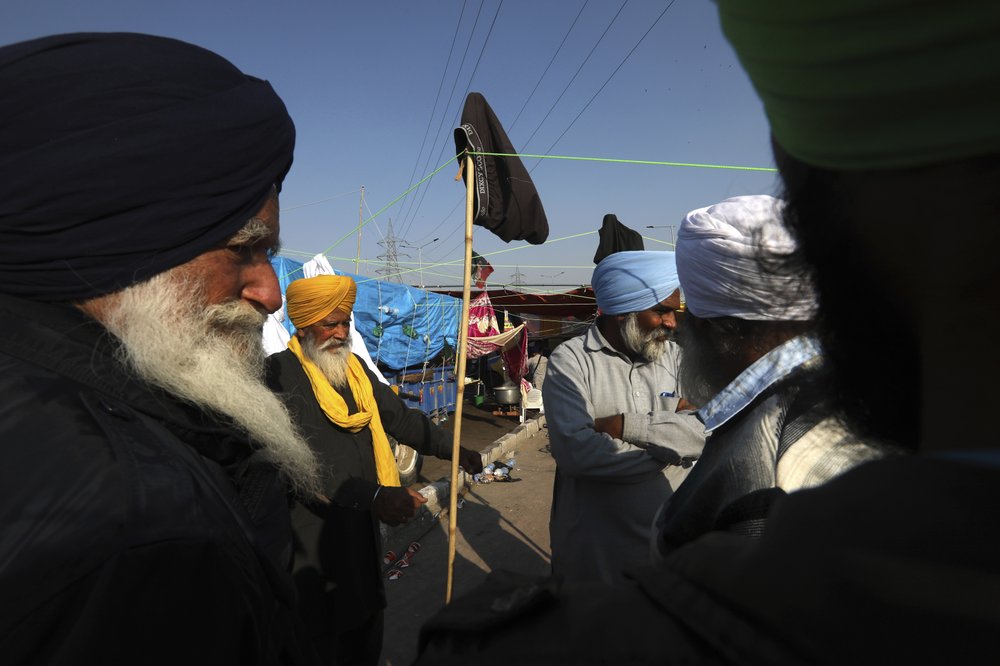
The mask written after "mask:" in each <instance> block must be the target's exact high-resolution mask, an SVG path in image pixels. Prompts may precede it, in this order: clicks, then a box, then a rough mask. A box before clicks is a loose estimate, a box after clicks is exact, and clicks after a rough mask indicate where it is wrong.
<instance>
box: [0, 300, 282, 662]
mask: <svg viewBox="0 0 1000 666" xmlns="http://www.w3.org/2000/svg"><path fill="white" fill-rule="evenodd" d="M0 318H2V321H4V327H3V329H2V330H0V396H2V401H0V456H2V457H0V460H2V464H0V498H2V500H0V524H2V525H3V530H2V532H0V655H2V657H0V659H2V661H3V663H4V664H20V663H33V664H37V663H52V664H65V663H92V664H99V663H100V664H111V663H145V664H153V663H156V664H159V663H164V664H178V663H187V664H200V663H206V664H209V663H210V664H277V663H299V662H300V660H301V659H302V657H301V655H300V654H299V648H298V643H297V640H296V639H295V637H294V634H295V625H294V612H293V608H294V587H293V586H292V585H291V581H290V577H289V576H288V575H287V573H286V572H285V571H284V570H283V569H282V567H283V566H284V565H285V564H286V563H287V559H288V551H289V537H290V530H289V518H288V504H287V499H286V494H285V490H284V487H283V486H282V484H281V483H280V482H279V480H278V478H277V475H276V474H275V473H274V471H273V470H272V469H270V468H269V467H268V466H264V465H262V464H259V463H256V462H254V459H253V458H252V453H253V451H252V449H251V448H250V446H249V444H248V441H247V439H246V438H245V437H244V436H242V435H240V434H239V433H238V432H236V431H234V430H232V429H230V428H228V427H227V426H226V425H225V424H224V423H223V422H221V421H218V420H215V419H213V418H211V417H209V416H207V415H205V414H204V413H202V412H200V411H198V410H196V409H194V408H191V407H188V406H185V405H183V404H181V403H180V402H178V401H176V400H174V399H173V398H171V397H170V396H168V395H166V394H165V393H163V392H160V391H157V390H154V389H152V388H150V387H149V386H147V385H145V384H143V383H141V382H139V381H137V380H136V379H135V378H133V377H131V376H130V375H129V374H128V373H127V372H126V371H125V370H123V368H122V367H121V366H120V365H119V364H118V363H117V362H116V361H115V360H114V357H113V351H114V350H113V343H112V341H111V339H110V336H109V335H108V334H107V332H106V331H105V329H103V328H102V327H101V326H100V325H99V324H97V323H96V322H94V321H93V320H91V319H89V318H87V317H85V316H84V315H83V314H81V313H80V312H78V311H77V310H75V309H74V308H72V307H69V306H58V305H55V306H53V305H42V304H38V303H33V302H29V301H23V300H20V299H16V298H12V297H9V296H0ZM241 494H242V497H241ZM245 504H246V505H248V506H250V507H251V510H247V509H246V508H245V507H244V505H245Z"/></svg>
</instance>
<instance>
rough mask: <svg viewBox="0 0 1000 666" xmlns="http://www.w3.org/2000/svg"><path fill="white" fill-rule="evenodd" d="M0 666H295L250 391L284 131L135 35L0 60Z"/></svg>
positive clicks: (225, 68) (238, 91)
mask: <svg viewBox="0 0 1000 666" xmlns="http://www.w3.org/2000/svg"><path fill="white" fill-rule="evenodd" d="M0 89H2V90H3V94H2V95H0V313H2V314H0V316H2V317H3V320H4V322H5V326H4V327H3V331H2V332H0V394H2V396H3V400H2V402H0V524H2V525H3V526H4V529H3V530H2V532H0V655H3V658H2V660H3V661H4V663H7V664H19V663H28V662H30V663H71V662H72V663H94V664H112V663H146V664H148V663H170V664H178V663H212V664H228V663H232V664H237V663H239V664H271V663H282V664H284V663H300V662H302V661H303V659H307V658H308V655H307V653H306V651H305V649H304V648H302V647H301V646H300V645H299V643H298V641H297V639H296V628H295V622H294V619H293V618H294V592H293V587H292V585H291V580H290V578H289V576H288V574H287V567H288V564H289V561H290V557H291V543H290V527H289V514H288V505H287V499H286V497H287V492H288V489H289V488H293V489H294V490H295V491H297V492H300V493H304V494H308V493H311V492H312V491H313V490H314V489H315V487H316V469H315V461H314V459H313V456H312V454H311V453H310V452H309V449H308V447H307V446H306V445H305V443H304V441H303V439H302V437H301V436H300V435H299V433H298V431H297V430H296V428H295V427H294V425H293V424H292V422H291V420H290V419H289V416H288V413H287V412H286V410H285V409H284V407H283V406H282V404H281V403H280V401H278V399H277V398H276V397H275V396H274V395H273V394H272V393H270V392H269V391H268V390H267V389H266V387H265V386H264V384H263V382H262V371H263V360H264V359H263V351H262V349H261V335H260V331H261V326H262V325H263V322H264V318H265V316H266V314H267V313H269V312H271V311H273V310H275V309H276V308H278V307H279V306H280V305H281V296H280V293H279V290H278V282H277V278H276V276H275V274H274V272H273V270H272V269H271V265H270V261H269V259H270V255H271V253H272V252H273V250H274V248H275V247H276V245H277V241H278V231H279V228H278V203H277V195H278V191H279V190H280V186H281V181H282V179H283V178H284V176H285V174H286V173H287V171H288V169H289V167H290V165H291V161H292V150H293V146H294V136H295V130H294V127H293V125H292V121H291V119H290V118H289V116H288V113H287V111H286V110H285V107H284V105H283V104H282V102H281V100H280V99H279V98H278V96H277V95H276V94H275V92H274V91H273V90H272V89H271V87H270V85H269V84H268V83H267V82H265V81H261V80H259V79H255V78H253V77H251V76H247V75H245V74H243V73H242V72H240V71H239V70H238V69H236V68H235V67H234V66H233V65H232V64H230V63H229V62H227V61H226V60H224V59H222V58H221V57H219V56H218V55H215V54H214V53H211V52H209V51H206V50H204V49H201V48H198V47H196V46H192V45H190V44H185V43H183V42H179V41H175V40H171V39H164V38H160V37H151V36H147V35H135V34H73V35H59V36H54V37H47V38H42V39H37V40H33V41H29V42H23V43H20V44H14V45H11V46H7V47H3V48H0Z"/></svg>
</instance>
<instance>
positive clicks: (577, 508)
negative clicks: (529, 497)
mask: <svg viewBox="0 0 1000 666" xmlns="http://www.w3.org/2000/svg"><path fill="white" fill-rule="evenodd" d="M592 284H593V288H594V293H595V294H596V296H597V306H598V308H599V310H600V316H599V317H598V319H597V321H596V322H595V323H594V324H593V325H592V326H591V327H590V328H589V329H588V330H587V332H586V333H585V334H584V335H582V336H580V337H577V338H573V339H572V340H568V341H566V342H565V343H563V344H561V345H560V346H559V347H557V348H556V349H555V351H553V352H552V356H551V358H550V359H549V365H548V371H547V372H546V376H545V378H546V381H545V386H544V388H543V393H544V401H545V409H546V417H547V420H548V427H549V441H550V443H551V447H552V455H553V457H554V458H555V459H556V465H557V467H556V479H555V488H554V491H553V500H552V518H551V523H550V527H549V530H550V533H551V542H552V569H553V572H555V573H556V574H558V575H560V576H562V577H563V578H565V579H567V580H576V581H584V580H602V581H607V582H620V581H622V580H624V578H623V576H622V571H623V569H624V568H625V567H626V566H628V565H632V564H639V563H642V562H644V561H646V560H647V559H648V558H649V537H650V530H651V527H652V521H653V517H654V513H655V512H656V509H657V507H658V506H659V505H660V504H662V503H663V502H664V501H665V500H666V499H667V498H668V497H669V496H670V495H671V493H673V491H674V490H675V489H676V488H677V486H678V485H679V484H680V483H681V481H683V480H684V477H686V476H687V473H688V469H689V468H690V467H691V464H692V462H693V461H694V460H695V459H697V458H698V456H699V455H700V454H701V449H702V446H704V441H705V437H704V430H703V428H702V426H701V423H700V422H699V421H698V420H697V418H695V417H694V416H693V415H692V414H691V413H690V411H689V410H686V409H683V407H685V406H686V403H684V402H683V401H682V399H681V395H682V393H681V391H680V390H679V388H678V383H677V372H678V361H679V350H678V347H677V345H676V343H674V342H673V339H672V338H673V334H674V330H675V329H676V326H677V319H676V315H675V312H676V310H678V309H679V308H680V305H681V303H680V283H679V282H678V279H677V265H676V262H675V259H674V253H673V252H618V253H615V254H612V255H610V256H609V257H607V258H605V259H604V260H603V261H601V263H600V264H598V266H597V268H596V269H595V270H594V276H593V280H592ZM679 407H680V408H682V409H681V412H678V408H679Z"/></svg>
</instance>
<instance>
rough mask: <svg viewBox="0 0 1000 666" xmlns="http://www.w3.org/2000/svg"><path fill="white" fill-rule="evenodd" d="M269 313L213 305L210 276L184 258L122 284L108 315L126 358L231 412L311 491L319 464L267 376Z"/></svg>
mask: <svg viewBox="0 0 1000 666" xmlns="http://www.w3.org/2000/svg"><path fill="white" fill-rule="evenodd" d="M264 319H265V316H264V315H263V314H261V313H260V312H257V310H255V309H254V308H253V306H251V305H250V304H249V303H247V302H245V301H242V300H234V301H229V302H226V303H220V304H216V305H210V306H206V305H205V289H204V283H203V280H201V279H199V278H198V277H196V276H192V275H189V274H188V272H187V270H186V269H185V267H184V266H180V267H178V268H174V269H172V270H170V271H167V272H165V273H161V274H159V275H157V276H155V277H153V278H152V279H150V280H147V281H145V282H142V283H139V284H136V285H133V286H131V287H129V288H127V289H125V290H123V291H122V292H120V294H119V297H118V298H117V299H116V300H115V301H114V302H113V304H112V305H111V306H110V307H109V310H108V312H107V315H106V316H105V321H103V322H102V323H103V324H104V325H105V327H107V329H108V330H109V331H111V332H112V333H113V334H114V335H115V336H116V337H117V338H118V340H119V341H120V347H119V350H118V355H119V359H120V360H121V361H122V362H123V363H124V364H125V365H126V366H128V367H130V368H131V369H132V370H133V371H134V372H135V374H136V375H137V376H138V377H139V378H140V379H142V380H143V381H145V382H147V383H149V384H151V385H154V386H158V387H160V388H162V389H164V390H165V391H167V392H168V393H170V394H171V395H174V396H175V397H177V398H179V399H181V400H183V401H186V402H189V403H191V404H193V405H195V406H197V407H200V408H202V409H206V410H211V411H213V412H216V413H218V414H221V415H223V416H225V417H228V418H229V419H231V420H232V421H233V423H234V424H235V425H236V426H237V427H238V428H240V429H241V430H243V431H244V432H245V433H246V434H247V435H249V437H250V439H251V440H252V441H253V442H255V443H257V444H258V445H259V446H260V447H261V450H262V453H263V455H264V458H265V459H267V460H268V461H270V462H271V463H273V464H274V465H275V466H276V467H277V468H278V469H279V470H280V471H281V473H282V474H283V476H284V477H285V478H286V479H287V480H288V482H289V483H290V484H291V485H292V486H293V487H294V489H295V490H296V491H297V492H299V493H301V494H303V495H309V494H312V493H314V492H315V491H316V490H317V489H318V487H319V466H318V463H317V461H316V458H315V456H314V455H313V453H312V451H311V450H310V449H309V445H308V444H307V443H306V441H305V439H304V438H303V437H302V436H301V435H300V433H299V431H298V429H297V428H296V426H295V424H294V423H293V422H292V419H291V417H290V416H289V414H288V410H287V409H286V408H285V406H284V404H282V402H281V400H279V399H278V397H277V396H276V395H275V394H274V393H272V392H271V391H270V389H268V388H267V386H266V385H265V384H264V381H263V375H264V362H265V355H264V350H263V346H262V340H261V327H262V325H263V322H264Z"/></svg>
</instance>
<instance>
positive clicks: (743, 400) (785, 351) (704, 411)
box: [698, 335, 821, 432]
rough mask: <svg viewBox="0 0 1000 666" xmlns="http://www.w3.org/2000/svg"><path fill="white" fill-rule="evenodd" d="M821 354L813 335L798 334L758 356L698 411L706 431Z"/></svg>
mask: <svg viewBox="0 0 1000 666" xmlns="http://www.w3.org/2000/svg"><path fill="white" fill-rule="evenodd" d="M820 354H821V350H820V344H819V341H818V340H817V339H816V338H815V337H813V336H811V335H799V336H796V337H794V338H792V339H791V340H788V341H787V342H784V343H782V344H780V345H778V346H777V347H775V348H774V349H772V350H771V351H769V352H768V353H766V354H764V355H763V356H761V357H760V358H759V359H757V360H756V361H755V362H754V363H753V364H752V365H750V367H748V368H747V369H746V370H744V371H743V372H741V373H740V374H739V375H738V376H737V377H736V379H734V380H733V381H731V382H730V383H729V385H728V386H726V388H724V389H722V391H720V392H719V394H718V395H716V396H715V397H714V398H712V399H711V400H709V401H708V404H706V405H705V406H704V407H702V408H701V409H699V410H698V417H699V418H700V419H701V420H702V423H704V424H705V430H706V432H711V431H712V430H715V429H716V428H718V427H719V426H721V425H723V424H724V423H726V422H727V421H729V420H730V419H731V418H733V417H734V416H736V415H737V414H739V413H740V412H741V411H743V410H744V409H746V407H747V406H748V405H749V404H750V403H752V402H753V401H754V400H755V399H756V398H757V396H759V395H760V394H761V393H763V392H764V391H766V390H767V389H768V387H770V386H773V385H774V384H776V383H777V382H779V381H781V380H782V379H784V378H785V377H787V376H788V375H790V374H791V373H792V372H793V371H794V370H796V369H797V368H799V367H801V366H803V365H805V364H806V363H808V362H809V361H811V360H813V359H815V358H818V357H819V356H820Z"/></svg>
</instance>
